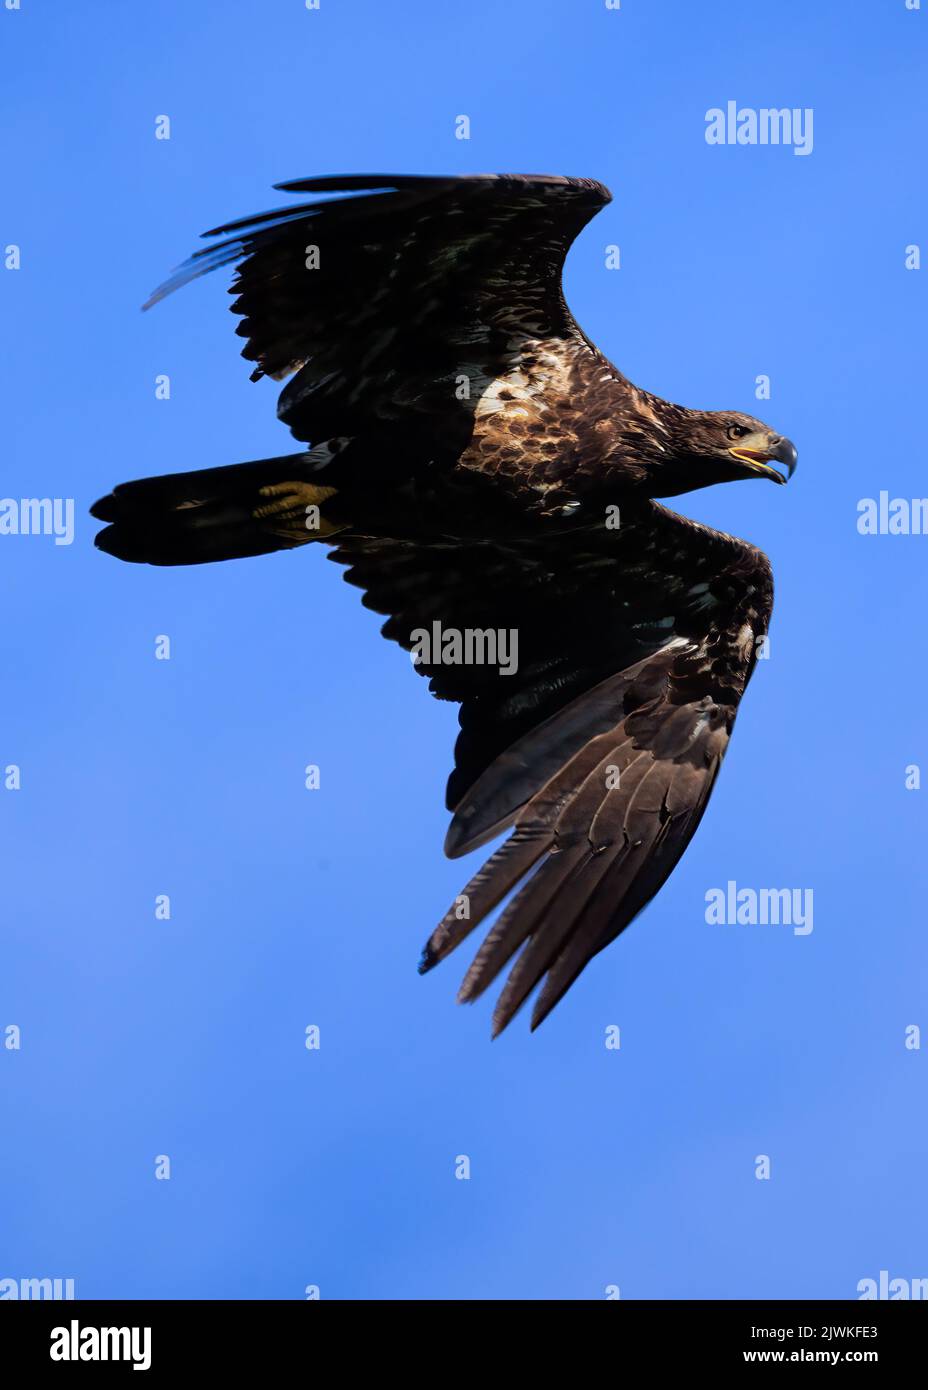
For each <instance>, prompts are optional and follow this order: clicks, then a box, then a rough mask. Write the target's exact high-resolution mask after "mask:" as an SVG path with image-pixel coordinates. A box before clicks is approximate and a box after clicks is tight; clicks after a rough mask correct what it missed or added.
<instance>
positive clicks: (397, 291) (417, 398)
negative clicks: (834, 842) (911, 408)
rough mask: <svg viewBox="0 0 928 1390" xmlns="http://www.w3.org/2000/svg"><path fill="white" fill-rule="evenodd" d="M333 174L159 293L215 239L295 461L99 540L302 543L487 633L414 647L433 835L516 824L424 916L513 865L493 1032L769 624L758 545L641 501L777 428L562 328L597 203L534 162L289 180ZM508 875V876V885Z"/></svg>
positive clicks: (629, 869)
mask: <svg viewBox="0 0 928 1390" xmlns="http://www.w3.org/2000/svg"><path fill="white" fill-rule="evenodd" d="M283 187H286V188H288V189H289V190H292V191H297V190H300V191H302V190H306V191H311V192H317V193H325V192H329V191H333V190H341V191H344V192H349V193H357V194H358V195H359V196H356V197H351V198H344V199H338V200H336V201H329V202H316V203H311V204H309V205H304V206H302V207H297V208H291V209H286V210H282V211H280V212H278V213H269V214H265V215H263V216H262V217H257V218H252V219H247V220H245V221H243V222H241V223H234V224H231V225H230V226H228V227H225V228H220V229H219V231H220V232H224V233H227V234H230V239H229V240H227V241H224V242H222V243H220V244H219V246H217V247H214V248H212V249H211V250H209V251H206V252H200V253H199V254H198V256H197V257H194V258H193V259H192V260H191V261H190V262H188V263H187V265H186V266H184V267H182V269H181V271H180V272H178V274H177V276H176V277H175V278H174V280H173V281H170V282H168V284H167V286H165V287H164V289H163V290H162V291H160V292H159V294H158V295H157V296H156V298H158V297H160V296H161V294H163V293H166V292H168V291H169V290H171V289H173V288H175V287H176V286H177V285H178V284H181V283H183V282H184V281H185V280H188V279H190V278H193V277H194V276H195V275H197V274H200V273H203V272H204V271H205V270H209V269H212V268H214V267H215V266H217V265H222V264H225V263H227V262H230V261H240V262H241V264H240V266H239V270H238V276H237V280H236V284H235V292H236V294H237V296H238V297H237V299H236V302H235V304H234V305H233V309H234V310H235V311H236V312H237V313H239V314H241V315H242V316H243V322H242V324H241V326H240V328H239V332H240V333H242V334H243V335H244V336H245V337H246V338H247V339H248V342H247V346H246V347H245V349H244V355H245V356H247V357H249V358H251V359H252V360H253V361H255V362H256V363H257V367H256V370H255V372H254V374H253V375H254V376H256V377H257V376H261V375H271V376H275V377H278V378H289V380H288V381H287V385H286V386H285V387H284V389H283V392H282V394H281V398H280V404H279V407H278V413H279V415H280V418H281V419H282V420H283V421H284V422H285V423H286V424H288V425H289V426H290V428H291V430H292V432H293V433H294V434H295V435H296V437H297V438H298V439H300V440H302V441H305V443H306V444H307V445H308V446H309V447H308V449H307V450H306V451H305V452H303V453H301V454H296V455H290V456H287V457H284V458H278V459H270V460H263V461H260V462H257V463H252V464H240V465H233V466H231V467H226V468H218V469H207V470H201V471H199V472H195V473H186V474H177V475H171V476H168V477H165V478H154V479H146V480H143V481H141V482H136V483H129V484H124V485H122V486H121V487H119V488H117V489H116V491H115V492H114V493H113V494H111V495H110V496H109V497H107V498H104V499H103V500H102V501H101V502H100V503H98V504H97V505H96V507H95V508H94V514H95V515H97V516H99V517H100V518H101V519H103V520H106V521H108V522H110V523H111V525H109V526H108V528H107V529H106V530H104V531H103V532H101V534H100V536H99V537H98V544H99V545H100V546H101V548H103V549H105V550H108V551H110V552H111V553H113V554H116V555H118V556H120V557H121V558H123V559H128V560H143V561H145V560H147V561H149V562H151V563H153V564H184V563H198V562H201V561H206V560H214V559H228V558H234V557H237V556H245V555H257V554H262V553H266V552H268V551H273V550H279V549H286V548H291V547H294V546H298V545H302V544H305V543H307V542H310V541H318V540H323V541H326V542H328V543H330V544H333V545H334V546H335V549H334V551H333V555H332V558H333V559H335V560H336V561H338V562H339V563H341V564H344V565H346V566H347V574H346V577H347V578H348V580H349V582H351V583H353V584H357V585H359V586H360V587H362V588H363V589H365V591H366V594H365V599H364V601H365V603H366V604H367V605H368V606H369V607H371V608H373V609H375V610H376V611H378V612H381V613H384V614H386V615H387V616H388V621H387V623H386V625H385V627H384V629H383V630H384V634H385V635H386V636H388V637H390V638H393V639H394V640H396V641H397V642H399V643H400V644H401V645H402V646H404V647H406V648H407V649H408V650H411V649H413V647H414V646H416V642H417V640H418V639H417V637H416V634H418V633H422V632H434V631H445V632H449V631H450V632H452V633H455V632H456V633H462V632H466V633H478V634H486V633H487V632H489V631H491V630H492V631H504V632H515V633H516V634H517V638H518V669H517V670H516V671H514V672H512V671H510V672H509V673H506V672H505V671H503V670H502V669H501V668H500V667H499V666H496V667H494V666H492V665H488V664H486V663H484V662H482V661H480V660H479V659H478V660H477V661H474V662H472V663H470V664H461V663H459V662H454V661H452V662H451V663H450V664H449V663H448V662H447V661H446V660H444V659H442V656H441V654H440V653H436V652H434V651H433V652H431V653H430V656H429V658H428V659H426V660H423V661H421V662H420V664H419V667H418V669H419V670H420V671H421V672H422V673H423V674H426V675H427V676H428V677H429V678H430V683H431V684H430V688H431V689H432V690H433V692H434V693H435V694H436V695H438V696H439V697H441V698H445V699H451V700H457V701H460V702H461V705H462V709H461V726H462V727H461V734H460V737H459V739H458V744H457V747H456V766H455V770H454V772H453V773H452V776H451V779H450V782H449V787H448V805H449V808H450V809H452V810H453V811H454V812H455V815H454V819H453V821H452V824H451V828H450V831H449V836H448V842H447V845H446V849H447V851H448V853H450V854H459V853H464V852H465V851H466V850H468V849H470V848H473V847H475V846H477V845H479V844H482V843H484V842H485V841H486V840H488V839H489V838H491V837H492V836H493V835H494V834H496V833H498V832H499V831H501V830H504V829H506V828H507V827H509V826H514V827H515V828H514V831H513V834H512V835H511V837H510V838H509V839H508V840H507V841H506V842H505V843H504V844H503V846H502V847H501V848H500V849H499V850H497V852H496V853H495V854H494V855H493V856H492V857H491V859H490V860H489V861H488V863H487V865H486V866H485V867H484V869H482V870H481V871H480V873H478V874H477V876H476V878H475V879H474V880H472V882H471V883H470V884H469V885H468V887H467V888H466V889H465V891H464V893H463V894H462V895H461V897H460V898H459V899H457V900H456V903H455V905H454V907H452V909H451V910H450V911H449V913H448V915H447V916H446V917H445V918H444V920H443V921H442V923H441V924H440V925H439V927H438V928H437V929H436V931H435V933H434V934H433V936H432V938H431V940H430V942H429V944H428V946H427V948H426V954H425V958H424V963H423V965H424V968H428V966H430V965H432V964H434V963H435V962H436V961H437V960H439V959H441V958H442V957H443V956H444V955H446V954H447V953H448V951H450V950H451V949H452V948H453V946H454V945H456V944H457V943H458V942H459V941H460V940H461V939H462V938H463V937H464V936H465V935H466V934H467V933H468V932H469V931H470V930H472V929H473V927H474V926H476V925H477V924H478V923H479V922H480V921H481V920H482V919H483V918H484V917H485V916H487V914H488V913H490V912H491V911H492V910H493V908H494V907H496V906H497V905H498V904H499V903H500V902H501V901H502V900H503V899H504V898H505V897H506V896H507V895H508V894H509V893H510V892H511V890H513V889H515V888H516V887H519V891H518V893H517V894H516V896H515V897H514V898H513V899H512V901H511V902H510V904H509V905H508V906H507V907H506V909H505V911H504V912H503V914H502V916H501V917H500V918H499V919H498V921H497V922H496V924H495V926H494V927H493V928H492V930H491V931H490V934H489V936H488V937H487V939H486V941H485V942H484V944H483V946H482V947H481V950H480V952H479V953H478V956H477V959H476V961H475V962H474V965H473V966H472V967H471V970H470V971H469V973H468V976H467V978H466V980H465V983H464V986H463V990H462V997H463V998H466V999H473V998H476V997H477V995H478V994H480V993H481V992H482V990H483V989H484V988H485V987H486V985H487V984H488V983H490V981H491V980H492V979H493V978H495V976H496V975H497V973H498V972H499V971H500V970H501V969H502V968H503V966H504V965H506V964H507V962H508V961H509V960H510V959H511V958H512V956H513V955H514V954H515V953H516V952H517V951H519V950H520V948H521V954H520V955H519V956H518V959H517V961H516V963H515V966H514V967H513V969H512V972H511V973H510V976H509V980H508V982H507V984H506V986H505V988H504V990H503V994H502V996H501V998H500V1001H499V1004H498V1006H497V1011H496V1014H495V1016H494V1026H495V1028H496V1029H497V1030H498V1029H499V1028H501V1027H503V1026H505V1024H506V1023H507V1022H508V1021H509V1019H510V1018H511V1017H512V1015H513V1014H514V1012H515V1011H516V1009H517V1008H518V1007H519V1005H520V1004H521V1003H522V1002H523V1000H524V999H525V997H526V996H527V995H528V993H529V992H530V991H531V989H532V988H533V987H534V986H535V985H536V984H537V983H538V982H539V980H540V979H541V978H542V977H543V976H546V977H547V978H546V983H545V985H544V988H543V990H542V992H541V994H540V996H539V998H538V1001H537V1003H536V1006H535V1013H534V1015H533V1025H534V1024H535V1023H537V1022H539V1021H540V1020H541V1018H543V1017H544V1016H545V1014H546V1013H547V1012H548V1011H549V1009H550V1008H551V1007H553V1005H554V1003H556V1002H557V999H558V998H560V996H561V995H562V994H563V992H564V990H565V989H566V988H567V987H568V986H569V984H570V983H571V982H572V980H573V979H574V978H575V977H576V975H577V974H578V973H579V971H580V970H581V969H582V968H583V966H584V965H585V964H586V962H587V961H588V960H589V959H590V957H591V956H592V955H594V954H596V952H597V951H599V950H601V949H602V947H603V946H604V945H606V944H607V943H608V942H609V941H611V940H612V939H613V938H614V937H615V936H616V935H617V934H618V933H619V932H620V931H621V930H622V929H623V928H624V927H625V926H626V925H627V924H628V922H630V921H631V919H632V917H634V916H635V914H636V913H637V912H638V911H639V910H640V909H641V908H642V907H643V906H644V905H645V904H646V903H647V902H648V901H649V900H650V898H651V897H652V896H653V895H654V893H655V892H656V891H657V889H658V888H659V887H660V885H661V884H662V883H663V881H664V879H665V878H666V877H667V875H668V874H669V873H670V871H671V870H672V868H673V867H674V865H675V864H676V862H677V860H678V858H679V856H680V854H681V853H682V852H683V849H684V848H685V846H686V844H687V843H688V841H689V839H690V837H691V836H692V834H693V831H694V830H695V828H696V825H697V824H698V821H699V819H700V818H701V816H702V814H703V811H704V809H705V806H706V803H707V800H708V796H709V793H710V791H711V788H712V784H713V782H714V780H715V776H716V774H717V772H718V768H719V764H720V762H721V758H722V756H723V754H724V751H725V747H726V745H727V742H728V737H729V734H730V731H731V727H732V724H733V722H734V718H735V713H736V710H737V706H738V701H739V700H740V697H741V695H742V693H743V691H744V688H745V685H746V683H747V680H748V678H749V676H750V674H751V671H752V669H753V666H754V663H755V660H756V654H757V648H758V644H759V642H760V641H761V640H762V639H763V638H764V636H765V635H766V632H767V626H768V622H769V618H770V611H771V605H772V580H771V575H770V568H769V565H768V563H767V560H766V557H765V556H763V555H762V554H761V553H760V552H759V551H758V550H756V549H755V548H754V547H752V546H749V545H747V544H746V543H744V542H743V541H740V540H736V539H734V538H732V537H730V536H725V535H722V534H721V533H719V532H715V531H712V530H711V529H709V528H707V527H704V526H700V525H698V524H696V523H695V522H692V521H688V520H686V519H685V518H683V517H680V516H677V515H676V514H675V513H673V512H671V511H669V510H668V509H667V508H666V507H664V506H662V505H661V504H660V503H659V502H657V501H655V500H654V499H655V498H660V497H666V496H669V495H672V494H673V493H676V492H683V491H688V490H691V489H693V488H696V487H704V486H707V485H708V484H710V483H713V482H720V481H726V480H728V479H734V478H738V477H744V476H750V475H752V474H753V475H758V474H761V475H764V476H768V477H772V478H773V479H775V480H776V481H785V479H784V478H783V477H782V476H781V475H780V474H779V473H777V472H776V471H775V470H774V469H772V468H771V467H770V466H769V461H770V460H778V461H780V462H783V463H785V464H786V465H787V466H788V468H789V469H790V471H791V470H792V466H793V464H794V462H795V450H794V449H793V447H792V445H790V444H789V441H787V440H783V439H782V438H781V437H780V436H778V435H774V434H773V433H772V432H771V431H769V430H768V429H767V427H766V426H764V425H762V424H761V423H760V422H759V421H756V420H753V419H752V418H751V417H749V416H744V415H739V414H736V413H733V412H725V413H719V414H716V413H712V412H704V411H693V410H688V409H686V408H684V407H681V406H676V405H672V404H671V403H669V402H666V401H663V400H661V399H660V397H657V396H654V395H652V394H650V393H649V392H647V391H643V390H640V389H639V388H638V387H636V386H634V385H633V384H632V383H631V382H629V381H628V380H627V379H626V378H625V377H624V376H623V375H622V374H621V372H619V371H618V370H617V369H616V368H615V367H614V366H612V364H611V363H610V362H608V361H607V359H606V358H605V357H604V356H603V355H602V354H601V353H600V352H599V351H598V349H597V348H596V347H595V346H594V345H593V344H592V343H590V341H589V340H588V339H587V338H586V336H585V335H584V334H583V333H582V331H581V330H580V328H579V327H578V325H577V324H576V322H575V321H574V319H573V318H572V316H571V314H570V312H569V310H568V309H567V306H566V304H565V302H564V298H563V294H562V291H561V269H562V266H563V262H564V258H565V256H566V253H567V249H568V247H569V246H570V243H571V241H572V240H573V238H574V237H575V236H576V234H577V232H578V231H579V230H580V229H581V228H582V227H583V225H584V224H585V223H586V222H587V221H588V220H589V218H590V217H591V216H592V215H593V214H594V213H595V212H596V211H597V210H598V208H599V207H600V206H602V204H603V203H604V202H606V201H608V198H609V195H608V193H607V191H606V190H605V189H603V188H602V186H601V185H600V184H596V183H594V182H593V181H591V180H579V179H578V180H569V179H560V178H554V177H545V176H526V177H521V176H474V177H472V178H462V179H429V178H422V179H417V178H412V177H407V176H402V177H399V178H393V177H386V176H384V177H381V178H361V177H355V176H352V177H349V178H346V179H317V180H307V181H305V182H303V183H300V184H296V185H283ZM520 885H521V886H520Z"/></svg>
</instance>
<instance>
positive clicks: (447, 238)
mask: <svg viewBox="0 0 928 1390" xmlns="http://www.w3.org/2000/svg"><path fill="white" fill-rule="evenodd" d="M278 187H279V188H281V189H283V190H285V191H287V192H293V193H311V194H330V193H333V192H341V193H345V194H350V195H351V196H348V197H342V198H337V199H332V200H329V201H325V200H324V199H318V198H317V199H315V200H314V201H312V202H308V203H302V204H299V205H297V206H294V207H290V208H282V209H278V210H277V211H275V212H268V213H263V214H259V215H257V216H254V217H250V218H243V219H242V220H241V221H238V222H230V223H228V224H226V225H225V226H223V227H218V228H216V229H215V231H213V232H209V233H206V235H207V236H214V235H222V236H224V238H225V239H224V240H222V241H220V242H219V243H218V244H217V245H214V246H211V247H209V248H208V249H206V250H203V251H199V252H197V253H196V254H195V255H194V256H192V257H191V258H190V260H189V261H187V262H186V263H185V264H184V265H183V266H181V267H180V268H179V269H178V271H177V272H176V273H175V274H174V276H173V277H172V278H171V279H170V280H168V281H167V283H166V284H165V285H163V286H162V287H161V288H160V289H159V290H158V291H156V292H155V294H154V295H153V296H152V299H151V300H150V301H149V303H154V302H155V301H156V300H157V299H160V298H162V297H163V296H164V295H165V294H167V293H170V291H171V290H173V289H176V288H177V287H178V286H179V285H182V284H184V283H186V282H187V281H188V280H191V279H193V278H195V277H196V276H198V275H201V274H204V273H205V272H206V271H209V270H212V269H214V268H216V267H217V266H221V265H226V264H229V263H231V262H235V261H238V262H240V264H239V266H238V271H237V274H236V278H235V281H234V284H233V288H232V293H234V294H235V295H236V296H237V298H236V300H235V303H234V304H233V306H232V308H233V310H234V311H235V312H236V313H238V314H241V315H242V316H243V321H242V323H241V324H240V325H239V327H238V330H237V331H238V333H239V334H241V335H242V336H243V337H245V338H247V340H248V341H247V344H246V346H245V348H244V349H243V356H245V357H247V358H249V359H251V360H252V361H254V362H256V363H257V367H256V369H255V372H254V374H253V375H254V376H255V377H259V376H263V375H268V376H274V377H283V376H288V375H290V374H291V373H292V372H297V373H298V374H297V376H296V377H295V378H294V380H293V381H291V382H290V383H289V384H288V385H287V386H286V387H285V389H284V391H283V393H282V395H281V398H280V405H279V408H278V409H279V414H280V416H281V419H283V420H284V421H285V422H286V423H287V424H288V425H290V426H291V428H292V430H293V432H294V434H295V435H296V436H297V438H299V439H304V440H309V441H312V442H318V441H320V440H323V439H326V438H328V437H329V436H330V435H338V434H352V433H355V432H357V431H358V430H360V429H362V428H370V427H371V426H372V425H377V424H380V425H382V424H384V423H385V422H389V421H391V420H396V419H408V418H409V417H410V416H411V415H415V414H416V413H419V414H420V415H425V416H429V415H430V414H440V413H453V412H454V411H455V410H458V411H459V412H460V410H461V402H460V399H459V396H460V393H457V394H456V392H455V381H456V379H457V378H458V377H459V375H460V374H461V373H467V372H468V370H469V369H470V368H472V369H473V373H474V375H475V376H476V377H478V378H479V376H480V373H481V372H486V371H487V370H489V369H490V368H491V367H492V366H493V364H494V363H495V362H497V361H498V360H499V359H500V358H501V357H502V356H504V355H505V354H507V353H508V354H512V353H513V352H516V353H518V351H519V345H520V343H521V342H522V341H523V340H536V339H540V338H541V339H543V338H546V337H550V336H557V337H559V338H563V337H565V336H566V337H575V338H576V339H577V340H578V341H579V340H582V341H583V342H584V343H586V339H584V338H583V335H582V334H581V332H580V329H579V328H578V327H577V325H576V323H575V322H574V320H573V318H572V317H571V315H570V311H569V310H568V308H567V306H566V304H565V302H564V297H563V293H562V290H561V270H562V267H563V264H564V258H565V256H566V254H567V250H568V248H569V246H570V244H571V242H572V241H573V239H574V237H575V236H576V235H577V233H578V232H579V231H580V230H581V228H582V227H583V226H584V225H585V224H586V223H587V222H588V221H589V220H590V218H591V217H592V216H593V215H594V214H595V213H596V212H598V210H599V209H600V208H601V207H602V206H603V205H604V204H605V203H608V202H609V200H610V197H611V195H610V193H609V191H608V189H606V188H604V187H603V185H602V184H600V183H596V182H595V181H594V180H593V179H568V178H559V177H557V176H554V175H515V174H488V175H469V176H463V177H448V178H430V177H417V176H412V175H397V176H392V175H347V176H343V177H337V178H316V179H303V180H297V181H294V182H291V183H284V184H279V185H278ZM589 350H590V351H591V352H592V351H594V350H593V349H592V347H590V348H589Z"/></svg>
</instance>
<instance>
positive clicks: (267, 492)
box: [252, 480, 348, 540]
mask: <svg viewBox="0 0 928 1390" xmlns="http://www.w3.org/2000/svg"><path fill="white" fill-rule="evenodd" d="M335 493H336V489H335V488H334V487H323V486H321V485H320V484H318V483H306V482H302V481H298V480H294V481H292V482H290V481H287V482H283V483H273V484H271V486H270V487H262V488H259V489H258V496H259V497H261V498H262V499H263V501H262V502H261V505H260V506H257V507H255V509H254V511H253V512H252V516H253V517H254V519H255V520H256V521H261V522H264V523H268V522H270V523H271V529H275V530H276V529H277V527H282V528H284V529H290V528H291V527H293V526H300V527H303V528H305V530H306V531H308V532H309V539H311V540H316V539H319V540H325V539H326V538H327V537H329V536H334V535H337V533H338V532H339V531H344V529H345V527H346V525H347V524H348V523H347V522H345V521H334V520H332V519H330V518H328V517H326V516H324V515H323V504H324V503H325V502H327V501H328V500H329V498H330V497H334V496H335Z"/></svg>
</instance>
